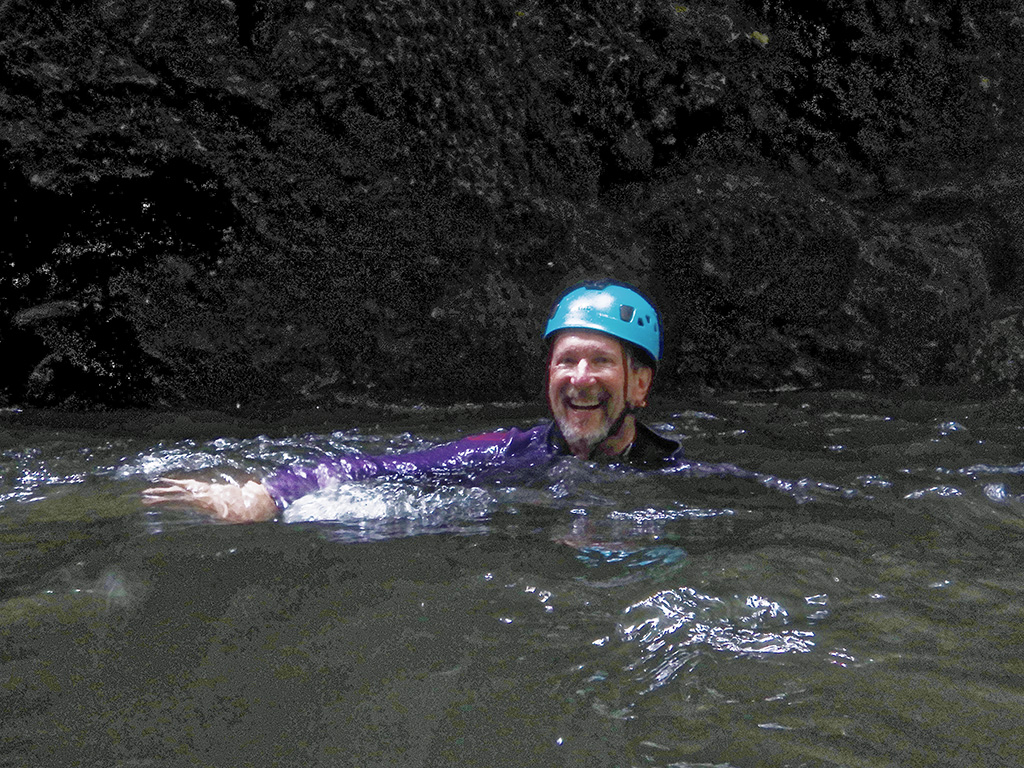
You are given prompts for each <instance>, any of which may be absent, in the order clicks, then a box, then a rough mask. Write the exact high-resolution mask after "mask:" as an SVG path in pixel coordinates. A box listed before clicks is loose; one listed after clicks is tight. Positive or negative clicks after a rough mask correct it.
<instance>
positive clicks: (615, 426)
mask: <svg viewBox="0 0 1024 768" xmlns="http://www.w3.org/2000/svg"><path fill="white" fill-rule="evenodd" d="M628 368H629V364H628V363H627V362H626V356H625V354H623V356H622V402H623V403H624V405H623V406H622V413H620V414H619V417H618V418H617V419H615V421H613V422H612V425H611V426H610V427H609V428H608V436H607V437H606V438H605V439H604V440H602V441H601V442H600V443H598V444H597V445H595V446H594V447H593V448H591V449H590V455H589V456H588V458H590V457H592V456H593V455H594V451H596V450H597V446H598V445H603V444H604V443H606V442H608V441H609V440H611V439H612V438H613V437H615V436H616V435H618V434H619V432H620V430H621V429H622V425H623V424H625V423H626V417H627V416H630V415H631V414H634V413H637V412H638V411H639V410H640V408H641V406H636V405H633V404H632V403H631V402H629V395H628V391H629V370H628ZM645 404H646V403H645ZM628 447H629V446H628V445H627V446H626V448H628Z"/></svg>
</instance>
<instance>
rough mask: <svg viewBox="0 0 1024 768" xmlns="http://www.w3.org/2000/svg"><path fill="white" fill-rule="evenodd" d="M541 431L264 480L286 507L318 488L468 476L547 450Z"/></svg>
mask: <svg viewBox="0 0 1024 768" xmlns="http://www.w3.org/2000/svg"><path fill="white" fill-rule="evenodd" d="M544 445H545V443H544V440H543V435H542V434H541V432H540V428H538V427H535V428H534V429H531V430H528V431H525V432H523V431H521V430H518V429H515V428H513V429H510V430H507V431H500V432H488V433H486V434H482V435H473V436H471V437H465V438H462V439H461V440H456V441H455V442H451V443H445V444H444V445H438V446H435V447H433V448H428V449H427V450H424V451H415V452H413V453H401V454H394V455H387V456H369V455H366V454H363V453H352V454H346V455H344V456H332V457H329V458H326V459H324V460H323V461H321V462H320V463H319V464H317V465H316V466H311V467H303V466H292V467H286V468H283V469H280V470H278V471H277V472H274V473H273V474H271V475H269V476H268V477H266V478H264V479H263V486H264V488H266V489H267V492H268V493H270V496H271V498H273V499H274V501H275V502H276V503H277V506H278V507H280V508H281V509H284V508H285V507H287V506H288V505H289V504H291V503H292V502H293V501H295V500H296V499H299V498H301V497H302V496H305V495H307V494H309V493H313V492H315V491H318V490H322V489H327V488H335V487H337V486H338V485H340V484H341V483H344V482H348V481H351V480H367V479H369V478H373V477H385V476H392V477H427V476H434V477H436V476H446V475H456V474H465V473H466V472H467V471H472V470H474V469H478V468H481V467H487V466H491V465H495V464H501V463H503V462H505V461H506V460H508V459H510V458H513V457H524V456H528V455H529V454H531V453H535V452H536V453H539V452H543V450H544V448H543V446H544Z"/></svg>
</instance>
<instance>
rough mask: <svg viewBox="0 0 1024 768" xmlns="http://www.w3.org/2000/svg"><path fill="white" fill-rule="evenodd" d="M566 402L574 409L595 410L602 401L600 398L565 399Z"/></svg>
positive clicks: (602, 403)
mask: <svg viewBox="0 0 1024 768" xmlns="http://www.w3.org/2000/svg"><path fill="white" fill-rule="evenodd" d="M566 404H567V405H568V406H569V407H570V408H572V409H573V410H574V411H596V410H597V409H598V408H600V407H601V406H602V405H604V402H603V401H601V400H571V399H570V400H567V401H566Z"/></svg>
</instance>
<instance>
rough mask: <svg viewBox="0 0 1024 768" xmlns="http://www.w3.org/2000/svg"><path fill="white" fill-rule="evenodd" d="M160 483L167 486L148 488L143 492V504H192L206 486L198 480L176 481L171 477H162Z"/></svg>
mask: <svg viewBox="0 0 1024 768" xmlns="http://www.w3.org/2000/svg"><path fill="white" fill-rule="evenodd" d="M159 482H161V483H165V484H166V485H163V486H154V487H152V488H147V489H146V490H144V491H143V492H142V503H143V504H146V505H148V506H152V505H154V504H187V503H191V502H194V501H195V499H196V495H197V494H198V493H199V491H200V490H201V488H202V486H203V485H204V484H203V483H200V482H199V481H197V480H174V479H172V478H169V477H161V478H160V480H159Z"/></svg>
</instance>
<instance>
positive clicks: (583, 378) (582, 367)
mask: <svg viewBox="0 0 1024 768" xmlns="http://www.w3.org/2000/svg"><path fill="white" fill-rule="evenodd" d="M593 381H594V372H593V371H592V370H591V368H590V366H589V365H588V364H587V361H586V360H580V361H579V362H578V363H577V364H576V367H575V368H574V369H573V371H572V384H573V386H574V387H583V386H586V385H588V384H592V383H593Z"/></svg>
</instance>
